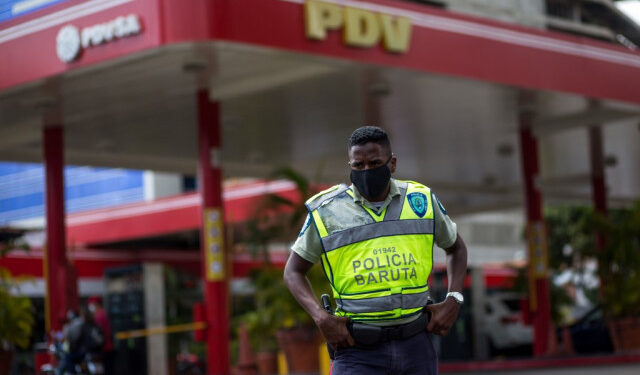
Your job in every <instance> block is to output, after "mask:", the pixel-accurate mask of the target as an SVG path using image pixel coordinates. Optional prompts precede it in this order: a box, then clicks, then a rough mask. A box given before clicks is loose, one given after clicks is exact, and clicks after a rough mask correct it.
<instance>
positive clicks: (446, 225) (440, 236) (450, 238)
mask: <svg viewBox="0 0 640 375" xmlns="http://www.w3.org/2000/svg"><path fill="white" fill-rule="evenodd" d="M431 197H432V201H433V213H434V218H435V222H436V228H435V233H434V236H433V237H434V241H435V243H436V245H438V247H439V248H441V249H447V248H449V247H451V246H453V243H454V242H456V238H457V237H458V228H457V225H456V223H454V222H453V220H451V218H450V217H449V215H447V212H446V211H445V210H444V208H443V206H442V204H440V203H439V202H438V197H436V195H435V194H432V195H431Z"/></svg>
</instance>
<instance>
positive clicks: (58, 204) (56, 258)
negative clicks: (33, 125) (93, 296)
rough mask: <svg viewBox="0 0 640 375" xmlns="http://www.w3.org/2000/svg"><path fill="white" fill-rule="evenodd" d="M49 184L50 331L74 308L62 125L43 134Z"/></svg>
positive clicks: (48, 284)
mask: <svg viewBox="0 0 640 375" xmlns="http://www.w3.org/2000/svg"><path fill="white" fill-rule="evenodd" d="M43 143H44V166H45V179H46V181H45V183H46V188H45V189H46V191H45V194H46V199H45V201H46V216H47V223H46V227H47V244H46V256H45V259H46V266H45V269H46V283H47V295H46V305H47V322H48V327H47V328H48V329H49V330H56V331H57V330H60V329H61V328H62V322H63V319H64V316H65V313H66V311H67V309H69V308H70V307H71V306H72V303H71V301H70V300H69V299H68V295H67V291H68V290H69V288H74V289H75V286H72V285H68V282H69V281H70V280H68V278H67V273H66V270H67V255H66V250H65V244H66V240H65V223H64V216H65V213H64V171H63V168H64V139H63V130H62V127H60V126H54V127H45V129H44V134H43Z"/></svg>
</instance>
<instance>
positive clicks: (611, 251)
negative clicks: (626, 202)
mask: <svg viewBox="0 0 640 375" xmlns="http://www.w3.org/2000/svg"><path fill="white" fill-rule="evenodd" d="M582 225H583V227H584V228H585V231H587V232H589V233H591V234H592V236H591V239H592V241H590V242H586V243H587V245H586V246H582V247H576V250H577V251H579V252H580V253H581V254H582V255H583V256H585V257H591V258H594V259H596V260H597V261H598V274H599V276H600V291H599V297H600V299H601V303H602V306H603V310H604V312H605V315H607V316H608V317H609V318H615V317H628V316H640V201H638V202H636V203H635V204H634V205H633V207H632V208H631V209H630V210H612V211H609V213H608V216H606V217H605V216H603V215H600V214H598V213H591V214H590V215H587V216H586V217H585V218H584V220H583V222H582ZM595 233H601V234H602V235H603V236H604V238H605V246H604V249H602V250H598V249H596V247H595V246H593V245H591V246H590V244H593V243H594V242H593V238H594V237H595Z"/></svg>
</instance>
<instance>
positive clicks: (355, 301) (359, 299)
mask: <svg viewBox="0 0 640 375" xmlns="http://www.w3.org/2000/svg"><path fill="white" fill-rule="evenodd" d="M396 183H397V184H398V187H399V188H400V192H401V194H400V196H396V197H393V199H392V201H391V203H390V204H389V205H388V206H387V208H386V210H384V211H383V212H381V213H380V214H377V213H376V212H373V211H372V210H370V209H368V208H367V207H364V206H361V205H359V204H357V203H355V202H354V201H353V198H352V196H353V192H351V190H350V189H348V188H346V189H345V186H344V185H338V186H336V187H334V188H331V189H328V190H327V191H326V193H327V194H326V196H324V195H323V194H319V195H316V196H315V197H313V198H312V199H310V200H309V201H308V202H307V208H308V209H309V212H310V213H311V217H312V219H313V220H314V224H315V226H316V228H317V230H318V234H319V235H320V238H321V242H322V246H323V248H324V254H323V256H322V265H323V268H324V270H325V273H326V275H327V277H328V278H329V281H330V283H331V287H332V289H333V294H334V297H335V299H336V303H337V306H338V309H337V310H336V314H337V315H341V316H348V317H350V318H351V319H352V320H354V321H375V320H393V319H399V318H402V317H405V316H408V315H412V314H414V313H417V312H419V311H421V310H422V308H423V307H424V306H425V305H426V303H427V300H428V286H427V280H428V278H429V274H430V272H431V268H432V262H433V258H432V253H433V233H434V226H435V223H434V216H433V204H432V203H433V202H432V200H431V191H430V189H429V188H427V187H425V186H423V185H420V184H418V183H414V182H396ZM344 192H346V193H347V194H349V196H348V195H347V194H342V193H344ZM410 197H411V198H410ZM409 199H413V201H412V202H410V201H409ZM345 205H348V207H349V209H354V207H356V208H357V209H363V210H365V211H366V212H368V213H369V216H370V217H371V220H370V221H371V222H370V223H365V224H364V225H363V224H355V223H354V224H352V225H353V226H349V223H344V227H343V228H339V229H333V230H332V232H331V233H329V231H328V230H327V227H326V226H325V224H324V222H323V216H329V215H334V216H337V215H336V213H338V212H340V211H341V210H344V209H345V208H346V207H347V206H345ZM332 227H334V228H335V225H333V226H332Z"/></svg>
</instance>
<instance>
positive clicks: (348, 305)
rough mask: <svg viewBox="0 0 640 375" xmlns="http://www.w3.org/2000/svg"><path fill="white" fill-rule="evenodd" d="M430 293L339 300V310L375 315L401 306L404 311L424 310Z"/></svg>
mask: <svg viewBox="0 0 640 375" xmlns="http://www.w3.org/2000/svg"><path fill="white" fill-rule="evenodd" d="M428 299H429V292H427V291H424V292H422V293H416V294H394V295H390V296H385V297H373V298H362V299H356V300H350V299H344V298H342V299H338V300H336V302H337V305H338V308H339V309H341V310H344V311H349V312H352V313H373V312H377V311H385V310H393V309H395V308H396V307H398V306H400V307H402V309H414V308H422V307H424V306H425V305H426V304H427V301H428Z"/></svg>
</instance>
